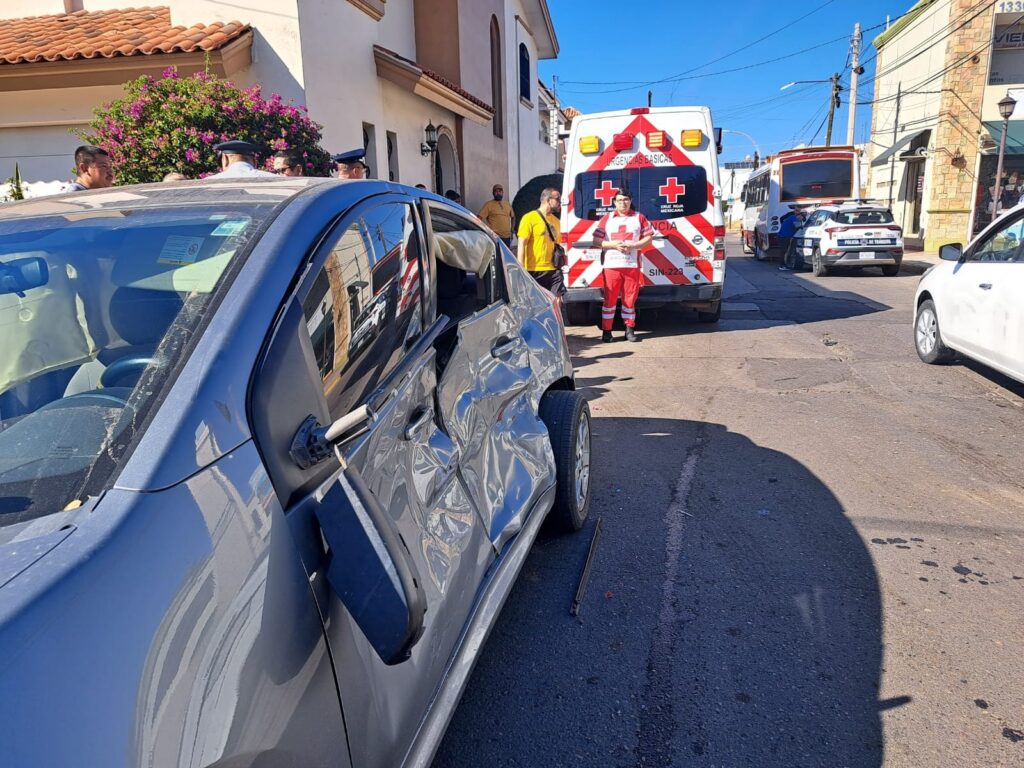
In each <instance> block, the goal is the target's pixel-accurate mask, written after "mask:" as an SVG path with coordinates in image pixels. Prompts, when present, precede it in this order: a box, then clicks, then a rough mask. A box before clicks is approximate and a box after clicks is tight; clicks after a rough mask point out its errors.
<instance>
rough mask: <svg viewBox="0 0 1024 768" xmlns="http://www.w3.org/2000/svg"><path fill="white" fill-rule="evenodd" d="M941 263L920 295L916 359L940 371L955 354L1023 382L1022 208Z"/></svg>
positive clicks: (944, 253)
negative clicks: (934, 366)
mask: <svg viewBox="0 0 1024 768" xmlns="http://www.w3.org/2000/svg"><path fill="white" fill-rule="evenodd" d="M939 256H940V257H941V258H942V259H943V261H942V262H941V263H940V264H937V265H936V266H934V267H932V268H931V269H929V270H928V271H927V272H925V273H924V276H923V277H922V278H921V282H920V284H919V285H918V287H917V295H916V297H915V301H914V306H915V308H916V311H915V315H914V345H915V346H916V347H917V354H918V355H919V356H920V357H921V359H922V360H924V361H925V362H926V363H944V362H949V361H950V360H952V359H953V358H954V357H955V355H956V353H957V352H960V353H963V354H964V355H966V356H968V357H971V358H973V359H975V360H977V361H978V362H981V363H984V364H985V365H988V366H990V367H992V368H994V369H996V370H997V371H999V372H1001V373H1004V374H1006V375H1007V376H1010V377H1011V378H1014V379H1016V380H1017V381H1021V382H1024V205H1018V206H1017V207H1016V208H1014V209H1012V210H1010V211H1008V212H1007V213H1006V214H1004V215H1003V216H1001V217H1000V218H998V219H997V220H996V221H994V222H993V223H992V224H990V225H989V226H988V227H986V228H985V229H984V230H983V231H982V232H981V234H979V235H978V236H977V237H976V238H975V239H974V240H973V241H972V242H971V243H970V245H968V246H967V248H966V249H965V248H964V247H963V246H962V245H960V244H959V243H956V244H953V245H944V246H942V248H941V249H940V250H939Z"/></svg>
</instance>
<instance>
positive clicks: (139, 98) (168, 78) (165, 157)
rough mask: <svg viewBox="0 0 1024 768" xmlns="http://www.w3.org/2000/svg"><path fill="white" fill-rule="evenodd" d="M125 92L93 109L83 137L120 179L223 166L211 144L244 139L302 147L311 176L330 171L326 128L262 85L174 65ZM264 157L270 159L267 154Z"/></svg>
mask: <svg viewBox="0 0 1024 768" xmlns="http://www.w3.org/2000/svg"><path fill="white" fill-rule="evenodd" d="M125 91H126V93H125V96H124V97H123V98H120V99H118V100H116V101H114V102H112V103H110V104H107V105H106V106H104V107H103V108H102V109H98V110H96V112H95V115H96V116H95V118H94V119H93V121H92V122H91V123H90V124H89V126H90V128H91V129H92V130H91V132H90V131H83V132H80V133H79V136H80V137H81V138H82V139H83V140H84V141H86V142H88V143H90V144H95V145H97V146H100V147H103V148H104V149H106V150H107V152H109V153H110V159H111V162H112V164H113V166H114V173H115V175H116V177H117V182H118V183H120V184H138V183H144V182H151V181H160V180H162V179H163V177H164V175H165V174H167V173H169V172H171V171H178V172H180V173H183V174H185V176H187V177H188V178H190V179H195V178H201V177H203V176H207V175H209V174H211V173H215V172H216V171H217V170H218V165H217V156H216V152H214V150H213V145H214V144H218V143H219V142H221V141H227V140H228V139H242V140H245V141H251V142H253V143H255V144H259V145H262V146H265V147H267V149H268V150H270V151H269V152H268V155H270V154H273V152H274V151H277V150H282V149H297V150H299V151H301V152H302V153H303V155H304V157H305V158H306V174H307V175H310V176H326V175H327V174H328V173H329V172H330V169H331V159H330V155H328V154H327V152H326V151H324V150H323V149H322V148H321V147H320V138H321V133H320V132H321V126H320V125H319V124H317V123H315V122H313V121H312V120H311V119H310V118H309V116H308V114H307V112H306V108H305V107H303V106H295V105H292V104H285V103H284V102H283V100H282V99H281V97H280V95H278V94H276V93H273V94H271V96H270V98H269V99H264V98H263V96H262V93H261V91H260V86H258V85H254V86H252V87H251V88H245V89H241V88H237V87H236V86H235V85H234V84H233V83H231V82H230V81H228V80H222V79H220V78H218V77H216V76H215V75H211V74H210V73H208V72H197V73H196V74H194V75H192V76H191V77H179V76H178V72H177V69H176V68H175V67H169V68H168V69H166V70H164V73H163V77H161V78H159V79H157V78H153V77H150V76H145V77H140V78H138V79H136V80H132V81H131V82H129V83H128V84H127V86H126V87H125ZM264 159H266V158H264Z"/></svg>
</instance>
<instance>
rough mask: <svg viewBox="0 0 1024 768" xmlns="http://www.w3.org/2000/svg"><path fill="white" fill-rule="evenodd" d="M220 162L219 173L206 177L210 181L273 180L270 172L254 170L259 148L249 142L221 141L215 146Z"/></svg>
mask: <svg viewBox="0 0 1024 768" xmlns="http://www.w3.org/2000/svg"><path fill="white" fill-rule="evenodd" d="M213 148H214V149H215V150H216V151H217V157H218V158H219V160H220V173H215V174H213V175H212V176H208V177H207V178H210V179H237V178H243V177H246V176H268V177H270V178H271V179H272V178H274V174H272V173H271V172H270V171H261V170H258V169H257V168H256V154H257V153H258V152H259V151H260V148H259V147H258V146H256V145H255V144H253V143H252V142H249V141H222V142H221V143H220V144H215V145H214V146H213Z"/></svg>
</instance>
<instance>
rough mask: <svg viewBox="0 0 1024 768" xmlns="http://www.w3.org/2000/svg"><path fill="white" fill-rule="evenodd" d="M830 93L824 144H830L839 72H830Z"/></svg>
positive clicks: (837, 98)
mask: <svg viewBox="0 0 1024 768" xmlns="http://www.w3.org/2000/svg"><path fill="white" fill-rule="evenodd" d="M831 79H832V94H831V95H830V96H829V99H830V101H829V103H828V130H827V131H826V132H825V146H826V147H831V146H832V120H833V118H835V116H836V107H837V106H839V73H838V72H833V73H832V78H831Z"/></svg>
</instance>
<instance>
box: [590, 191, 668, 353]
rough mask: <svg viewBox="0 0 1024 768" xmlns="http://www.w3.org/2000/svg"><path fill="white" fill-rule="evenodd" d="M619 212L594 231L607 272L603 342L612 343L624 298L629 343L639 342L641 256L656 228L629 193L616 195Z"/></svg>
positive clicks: (622, 192)
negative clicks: (617, 307)
mask: <svg viewBox="0 0 1024 768" xmlns="http://www.w3.org/2000/svg"><path fill="white" fill-rule="evenodd" d="M614 203H615V210H614V211H611V212H610V213H606V214H605V215H604V216H603V217H602V218H601V221H599V222H598V224H597V229H595V230H594V247H595V248H600V249H601V250H602V251H603V253H602V254H601V264H602V267H603V269H604V272H603V274H604V288H603V289H602V293H603V295H604V301H603V302H602V307H601V330H602V331H603V333H602V334H601V341H603V342H605V343H607V342H609V341H611V340H612V323H613V322H614V321H615V305H616V303H617V302H618V300H619V297H620V296H621V297H622V322H623V323H625V325H626V336H625V339H626V341H637V337H636V333H634V328H635V327H636V299H637V296H638V295H639V294H640V253H641V251H643V249H644V248H646V247H647V246H648V245H650V244H651V242H652V241H653V240H654V227H652V226H651V222H649V221H648V220H647V217H646V216H644V215H643V214H642V213H637V212H636V211H634V210H633V198H632V197H631V196H630V194H629V191H628V190H626V189H624V188H623V189H620V190H618V191H617V192H616V193H615V199H614Z"/></svg>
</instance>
